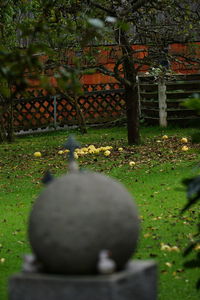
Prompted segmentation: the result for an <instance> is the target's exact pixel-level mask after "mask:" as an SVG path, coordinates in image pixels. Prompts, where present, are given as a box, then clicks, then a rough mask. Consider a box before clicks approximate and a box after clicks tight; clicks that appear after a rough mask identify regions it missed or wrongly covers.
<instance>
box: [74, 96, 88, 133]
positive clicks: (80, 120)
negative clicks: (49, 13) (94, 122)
mask: <svg viewBox="0 0 200 300" xmlns="http://www.w3.org/2000/svg"><path fill="white" fill-rule="evenodd" d="M74 104H75V108H76V115H77V119H78V123H79V128H80V132H81V133H82V134H84V133H87V127H86V122H85V117H84V115H83V112H82V110H81V108H80V105H79V103H78V101H77V98H76V96H75V98H74Z"/></svg>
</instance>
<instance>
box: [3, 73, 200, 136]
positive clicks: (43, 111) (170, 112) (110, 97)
mask: <svg viewBox="0 0 200 300" xmlns="http://www.w3.org/2000/svg"><path fill="white" fill-rule="evenodd" d="M164 84H165V87H166V92H165V93H166V95H165V96H166V97H165V98H166V103H165V105H163V103H162V105H160V104H159V97H160V96H159V82H157V81H156V80H155V78H153V77H151V76H142V77H139V89H138V90H139V96H140V104H141V105H140V108H141V117H142V118H144V119H145V121H146V122H148V123H157V124H159V123H160V124H161V125H162V124H165V123H166V124H167V122H168V123H169V122H171V121H175V122H181V123H182V124H186V122H187V121H189V120H199V116H197V114H196V112H195V111H193V110H191V109H187V108H184V107H183V106H182V105H181V103H182V102H183V101H184V100H185V99H188V97H190V96H192V95H193V94H194V93H199V94H200V75H177V76H174V77H173V80H172V79H170V80H167V81H165V83H164ZM83 90H84V93H83V95H81V96H79V98H78V99H77V101H78V104H79V106H80V108H81V110H82V113H83V116H84V117H85V121H86V123H87V124H99V123H106V122H109V121H113V120H116V119H119V118H121V117H124V116H125V100H124V89H123V87H122V86H120V84H119V83H105V84H87V85H83ZM4 105H5V103H3V102H0V112H2V111H3V108H4ZM13 106H14V107H13V108H14V109H13V117H14V131H15V132H20V131H25V132H28V131H30V130H37V129H49V128H51V127H52V128H60V127H63V126H65V125H69V126H70V125H78V123H79V120H78V116H77V109H76V106H75V104H74V103H71V102H69V100H67V99H65V97H64V96H60V95H56V96H51V95H48V94H47V93H46V92H45V91H42V90H33V91H29V92H27V93H26V97H19V98H18V99H14V101H13ZM161 108H162V110H166V111H164V112H163V111H162V113H161ZM163 116H164V117H165V116H166V120H164V122H163V120H161V118H163ZM7 120H8V113H7V112H6V111H5V112H4V113H3V116H2V119H1V124H4V128H5V129H6V128H7V126H8V124H7ZM165 121H166V122H165ZM199 121H200V120H199ZM162 122H163V123H162Z"/></svg>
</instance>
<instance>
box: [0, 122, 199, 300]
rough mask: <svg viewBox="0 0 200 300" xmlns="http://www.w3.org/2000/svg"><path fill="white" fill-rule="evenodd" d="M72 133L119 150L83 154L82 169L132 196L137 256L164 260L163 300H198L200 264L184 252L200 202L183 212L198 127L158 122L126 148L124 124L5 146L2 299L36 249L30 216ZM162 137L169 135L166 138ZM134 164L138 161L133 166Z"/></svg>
mask: <svg viewBox="0 0 200 300" xmlns="http://www.w3.org/2000/svg"><path fill="white" fill-rule="evenodd" d="M72 132H73V133H75V134H76V137H77V139H78V140H79V141H80V142H81V144H82V146H85V145H90V144H93V145H95V146H96V147H100V146H106V145H109V146H112V147H113V149H112V150H111V154H110V155H109V156H108V157H105V156H104V155H103V153H100V154H98V155H97V154H88V155H86V156H81V157H79V158H78V162H79V165H80V167H81V168H87V169H92V170H93V171H99V172H102V173H105V174H107V175H109V176H111V177H113V178H116V179H117V180H118V181H120V182H121V183H123V184H124V185H125V186H126V187H127V189H128V190H129V191H130V193H131V194H132V195H133V196H134V198H135V201H136V203H137V206H138V210H139V215H140V218H141V233H140V241H139V245H138V249H137V251H136V253H135V254H134V255H133V258H139V259H153V260H155V261H156V262H157V263H158V274H159V285H158V294H159V299H160V300H165V299H166V300H169V299H177V300H179V299H181V300H182V299H184V300H185V299H192V300H194V299H199V296H200V294H199V293H200V292H197V291H196V289H195V283H196V281H197V278H198V276H199V269H197V268H194V269H192V270H191V269H185V268H184V266H183V261H184V260H183V257H182V252H183V250H184V248H185V247H186V246H187V244H188V243H189V242H190V241H191V240H192V238H193V237H192V235H193V234H194V233H195V232H196V224H197V222H198V218H199V205H197V206H195V207H192V208H191V209H190V210H189V211H187V212H186V213H185V214H184V215H180V210H181V208H182V207H183V206H184V204H185V203H186V196H185V191H184V188H183V186H182V184H181V181H182V179H183V178H187V177H191V176H195V175H197V174H199V173H200V171H199V169H198V168H197V164H198V163H199V161H200V144H192V143H191V138H190V137H191V134H193V133H195V132H197V129H192V128H186V129H180V128H169V129H165V130H162V129H160V128H158V127H148V128H142V130H141V133H142V143H141V145H139V146H132V147H131V146H128V145H127V139H126V128H124V127H117V128H104V129H94V128H91V129H89V131H88V134H86V135H83V136H82V135H80V133H79V132H78V131H75V130H74V131H70V132H69V131H60V132H53V133H46V134H40V135H34V136H27V137H20V138H17V139H16V141H15V143H13V144H2V145H0V176H1V177H0V178H1V180H0V187H1V193H0V299H2V300H5V299H7V283H8V278H9V277H10V276H11V275H12V274H13V273H15V272H18V271H19V270H20V267H21V262H22V256H23V254H24V253H29V252H30V248H29V244H28V241H27V220H28V216H29V212H30V209H31V206H32V203H33V202H34V200H35V199H36V197H37V195H38V194H39V192H40V190H41V188H42V184H41V178H42V176H43V174H44V172H45V171H46V170H48V169H50V170H51V171H52V173H53V174H54V175H55V176H59V175H61V174H63V173H65V172H66V170H67V154H62V155H59V154H58V151H59V150H61V149H63V144H64V142H65V140H66V137H67V136H68V135H69V134H70V133H72ZM163 134H166V135H168V139H166V140H163V139H162V135H163ZM181 137H187V138H188V139H189V142H188V143H187V146H188V147H189V150H188V151H182V150H181V148H182V146H183V145H182V144H181V142H180V138H181ZM119 147H123V151H119V150H118V148H119ZM35 151H40V152H41V153H42V157H41V158H36V157H34V156H33V153H34V152H35ZM130 161H134V162H135V165H134V166H132V167H131V166H129V162H130ZM173 247H174V248H173ZM173 249H174V250H173ZM169 250H170V251H169ZM171 250H172V251H171ZM193 255H194V254H192V255H191V256H190V258H192V256H193Z"/></svg>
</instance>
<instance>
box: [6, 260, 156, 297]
mask: <svg viewBox="0 0 200 300" xmlns="http://www.w3.org/2000/svg"><path fill="white" fill-rule="evenodd" d="M156 286H157V284H156V264H155V262H153V261H141V260H136V261H132V262H131V263H129V265H128V267H127V269H126V270H124V271H121V272H116V273H114V274H112V275H94V276H63V275H62V276H61V275H53V274H41V273H32V274H28V273H18V274H16V275H14V276H12V277H11V278H10V280H9V300H44V299H46V300H155V299H156Z"/></svg>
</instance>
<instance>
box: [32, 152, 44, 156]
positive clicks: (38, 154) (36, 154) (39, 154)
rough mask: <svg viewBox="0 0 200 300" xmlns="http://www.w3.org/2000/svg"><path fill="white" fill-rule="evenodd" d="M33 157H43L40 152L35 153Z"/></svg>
mask: <svg viewBox="0 0 200 300" xmlns="http://www.w3.org/2000/svg"><path fill="white" fill-rule="evenodd" d="M33 155H34V156H35V157H41V156H42V154H41V152H39V151H37V152H35V153H34V154H33Z"/></svg>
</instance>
